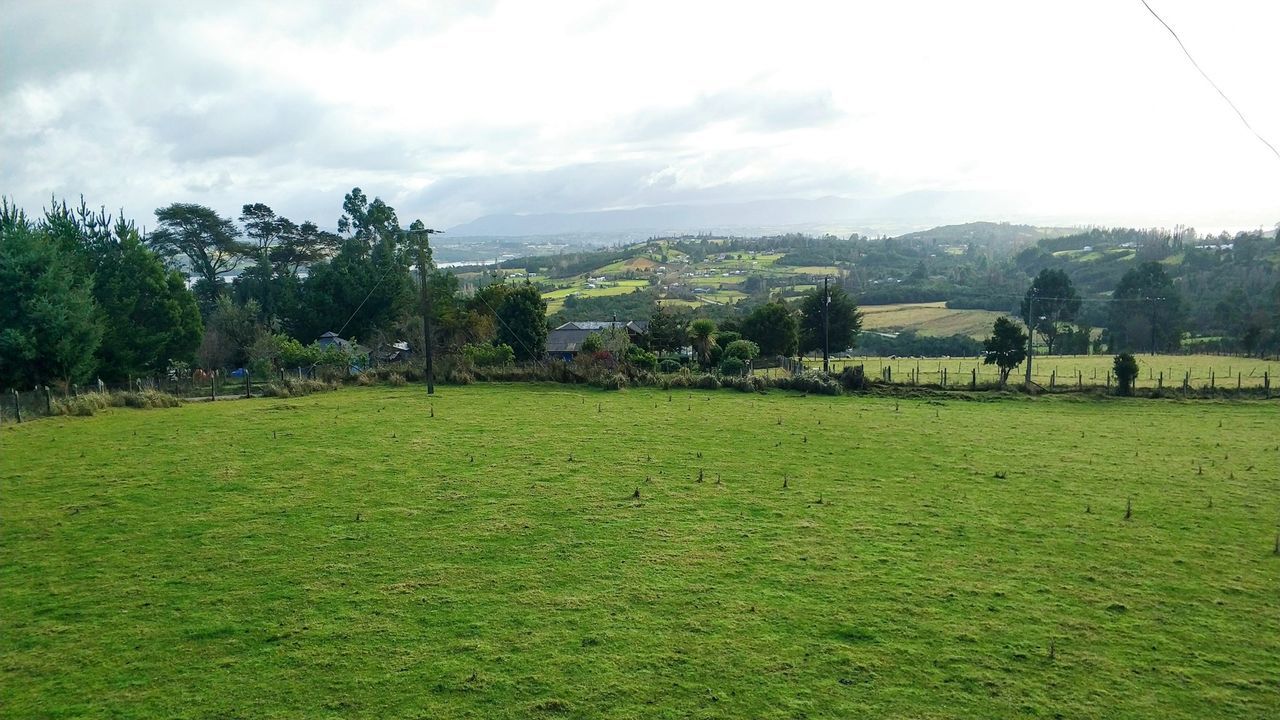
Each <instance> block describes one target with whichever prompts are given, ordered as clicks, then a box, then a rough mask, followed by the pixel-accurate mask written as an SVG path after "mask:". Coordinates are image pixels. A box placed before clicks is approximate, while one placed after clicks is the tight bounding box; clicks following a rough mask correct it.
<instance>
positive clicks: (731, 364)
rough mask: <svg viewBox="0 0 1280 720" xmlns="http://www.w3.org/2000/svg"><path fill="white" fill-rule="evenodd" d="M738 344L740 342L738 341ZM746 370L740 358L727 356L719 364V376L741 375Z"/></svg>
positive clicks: (745, 365)
mask: <svg viewBox="0 0 1280 720" xmlns="http://www.w3.org/2000/svg"><path fill="white" fill-rule="evenodd" d="M738 342H742V341H741V340H739V341H738ZM746 369H747V364H746V363H745V362H743V361H742V360H741V359H740V358H736V357H733V356H729V357H727V358H725V359H724V360H722V361H721V362H720V374H721V375H741V374H742V373H743V372H745V371H746Z"/></svg>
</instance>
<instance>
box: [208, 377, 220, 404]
mask: <svg viewBox="0 0 1280 720" xmlns="http://www.w3.org/2000/svg"><path fill="white" fill-rule="evenodd" d="M209 399H210V400H217V399H218V371H217V370H214V371H213V372H212V373H210V375H209Z"/></svg>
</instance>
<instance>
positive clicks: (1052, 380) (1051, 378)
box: [1049, 369, 1058, 390]
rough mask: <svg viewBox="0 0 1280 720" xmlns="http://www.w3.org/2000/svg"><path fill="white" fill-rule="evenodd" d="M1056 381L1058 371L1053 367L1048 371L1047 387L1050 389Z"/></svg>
mask: <svg viewBox="0 0 1280 720" xmlns="http://www.w3.org/2000/svg"><path fill="white" fill-rule="evenodd" d="M1057 383H1058V371H1057V370H1056V369H1055V370H1053V371H1052V372H1050V373H1049V389H1050V390H1052V389H1053V387H1054V385H1056V384H1057Z"/></svg>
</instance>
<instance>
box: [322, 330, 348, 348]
mask: <svg viewBox="0 0 1280 720" xmlns="http://www.w3.org/2000/svg"><path fill="white" fill-rule="evenodd" d="M316 342H317V343H318V344H319V345H320V347H322V348H331V347H336V348H338V349H339V350H350V349H351V341H350V340H343V339H342V338H340V337H338V333H336V332H334V331H332V330H330V331H329V332H327V333H325V334H323V335H321V336H320V339H319V340H317V341H316Z"/></svg>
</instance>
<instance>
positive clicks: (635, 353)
mask: <svg viewBox="0 0 1280 720" xmlns="http://www.w3.org/2000/svg"><path fill="white" fill-rule="evenodd" d="M627 362H628V363H630V364H631V366H632V367H636V368H639V369H641V370H653V369H655V368H657V367H658V355H657V353H653V352H649V351H648V350H645V349H644V348H642V347H638V346H636V345H632V346H631V347H629V348H627Z"/></svg>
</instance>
